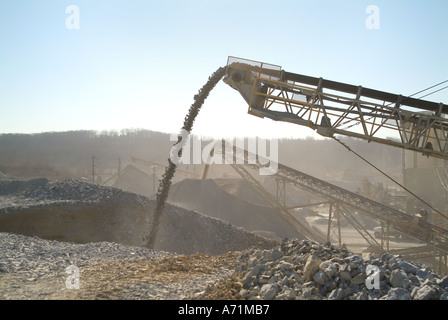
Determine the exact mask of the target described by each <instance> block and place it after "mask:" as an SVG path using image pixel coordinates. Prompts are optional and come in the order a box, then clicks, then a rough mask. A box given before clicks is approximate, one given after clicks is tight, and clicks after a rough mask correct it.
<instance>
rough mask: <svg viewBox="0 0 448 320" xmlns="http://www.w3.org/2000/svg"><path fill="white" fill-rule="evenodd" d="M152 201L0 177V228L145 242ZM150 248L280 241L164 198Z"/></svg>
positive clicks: (237, 246) (201, 248)
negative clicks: (266, 237) (173, 203)
mask: <svg viewBox="0 0 448 320" xmlns="http://www.w3.org/2000/svg"><path fill="white" fill-rule="evenodd" d="M155 205H156V204H155V201H154V200H151V199H149V198H147V197H144V196H141V195H137V194H135V193H132V192H126V191H122V190H120V189H117V188H113V187H105V186H99V185H97V184H93V183H90V182H87V181H82V180H76V179H64V180H57V181H50V180H48V179H45V178H44V179H33V180H29V181H11V182H0V232H9V233H15V234H22V235H26V236H31V237H34V236H36V237H39V238H42V239H47V240H57V241H67V242H73V243H89V242H102V241H107V242H114V243H120V244H124V245H131V246H145V245H146V239H147V237H148V235H149V231H150V229H151V221H152V215H153V212H154V208H155ZM164 212H165V213H164V215H163V216H162V217H161V219H160V226H159V229H160V230H159V232H158V236H157V238H156V241H155V243H154V247H153V248H154V249H156V250H163V251H169V252H176V253H180V254H194V253H197V252H202V253H207V254H212V255H219V254H222V253H225V252H227V251H232V250H235V251H239V250H243V249H246V248H249V247H251V246H258V247H260V248H272V247H273V246H275V245H277V244H278V242H275V241H273V240H269V239H265V238H262V237H260V236H257V235H256V234H254V233H251V232H247V231H245V230H244V229H242V228H239V227H236V226H234V225H231V224H230V223H228V222H225V221H223V220H220V219H216V218H212V217H207V216H204V215H202V214H200V213H198V212H194V211H190V210H186V209H183V208H180V207H177V206H173V205H170V204H166V206H165V211H164Z"/></svg>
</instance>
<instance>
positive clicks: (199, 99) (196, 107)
mask: <svg viewBox="0 0 448 320" xmlns="http://www.w3.org/2000/svg"><path fill="white" fill-rule="evenodd" d="M224 74H225V68H224V67H220V68H219V69H218V70H216V71H215V72H214V73H213V74H212V75H211V76H210V77H209V79H208V81H207V83H206V84H205V85H204V86H203V87H202V88H201V89H200V90H199V92H198V94H196V95H195V96H194V102H193V104H192V105H191V107H190V109H189V110H188V113H187V115H186V116H185V120H184V125H183V127H182V131H183V132H187V133H188V134H189V133H190V132H191V130H192V128H193V123H194V120H195V119H196V116H197V115H198V114H199V111H200V109H201V107H202V105H203V104H204V101H205V99H207V96H208V95H209V93H210V91H212V89H213V88H214V87H215V86H216V84H217V83H218V82H219V81H220V80H221V79H222V77H223V76H224ZM182 139H183V136H182V135H181V134H180V133H179V135H178V140H177V142H176V143H175V144H174V145H173V148H172V151H173V150H174V151H178V155H179V157H180V156H181V155H182V148H180V149H179V150H177V149H178V148H179V146H177V145H178V144H179V143H180V142H181V141H182ZM176 167H177V164H176V162H175V161H174V162H173V161H172V160H171V157H169V158H168V166H167V167H166V169H165V173H164V174H163V176H162V179H161V180H160V184H159V188H158V190H157V195H156V207H155V209H154V214H153V221H152V224H151V232H150V234H149V238H148V244H147V246H148V247H149V248H153V247H154V243H155V240H156V237H157V231H158V226H159V222H160V217H161V216H162V213H163V209H164V206H165V202H166V199H167V197H168V193H169V190H170V186H171V179H172V178H173V176H174V173H175V171H176Z"/></svg>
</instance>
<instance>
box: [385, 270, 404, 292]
mask: <svg viewBox="0 0 448 320" xmlns="http://www.w3.org/2000/svg"><path fill="white" fill-rule="evenodd" d="M389 282H390V284H391V286H392V287H394V288H407V287H408V286H409V278H408V276H407V274H406V272H404V271H403V270H401V269H396V270H394V271H392V272H391V274H390V279H389Z"/></svg>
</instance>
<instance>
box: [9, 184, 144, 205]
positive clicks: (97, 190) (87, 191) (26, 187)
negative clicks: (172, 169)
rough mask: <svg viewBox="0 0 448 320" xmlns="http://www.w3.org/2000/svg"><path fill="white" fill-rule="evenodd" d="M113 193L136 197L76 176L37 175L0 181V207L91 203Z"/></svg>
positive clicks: (120, 195) (102, 199)
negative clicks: (69, 177) (78, 178)
mask: <svg viewBox="0 0 448 320" xmlns="http://www.w3.org/2000/svg"><path fill="white" fill-rule="evenodd" d="M117 197H118V198H120V199H123V200H126V199H130V198H136V199H137V198H138V197H135V196H134V195H131V194H130V193H126V192H122V191H120V190H118V189H115V188H110V187H102V186H100V185H97V184H94V183H90V182H87V181H82V180H77V179H63V180H57V181H51V180H48V179H47V178H39V179H32V180H14V181H0V209H4V208H11V209H12V208H16V209H21V208H27V207H30V206H37V205H46V204H47V205H48V204H54V203H77V202H84V203H92V204H93V203H99V202H101V201H105V200H111V199H116V198H117ZM124 198H126V199H124ZM140 199H143V197H140Z"/></svg>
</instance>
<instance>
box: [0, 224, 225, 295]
mask: <svg viewBox="0 0 448 320" xmlns="http://www.w3.org/2000/svg"><path fill="white" fill-rule="evenodd" d="M0 248H1V250H0V299H21V300H23V299H33V300H34V299H38V300H41V299H51V300H59V299H70V300H71V299H82V300H86V299H87V300H91V299H108V300H109V299H126V300H129V299H132V300H134V299H156V300H160V299H162V300H163V299H176V300H177V299H191V298H193V297H195V295H197V293H198V292H201V291H203V290H204V289H205V288H206V287H207V286H209V285H213V284H214V283H215V282H217V281H219V280H221V279H222V278H224V277H225V276H227V275H228V273H229V272H230V270H231V268H232V266H233V264H231V263H230V262H229V261H233V260H232V259H231V258H232V257H231V256H229V257H213V256H212V257H210V256H206V255H201V254H199V255H197V256H183V255H176V254H174V253H170V252H163V251H155V250H151V249H147V248H143V247H133V246H126V245H121V244H117V243H110V242H96V243H87V244H75V243H68V242H61V241H51V240H43V239H40V238H37V237H27V236H23V235H16V234H12V233H0ZM73 266H76V268H77V269H78V270H79V277H80V288H78V289H77V290H73V289H72V290H70V289H69V288H67V286H66V279H67V277H68V273H67V272H66V269H67V268H72V267H73Z"/></svg>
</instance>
